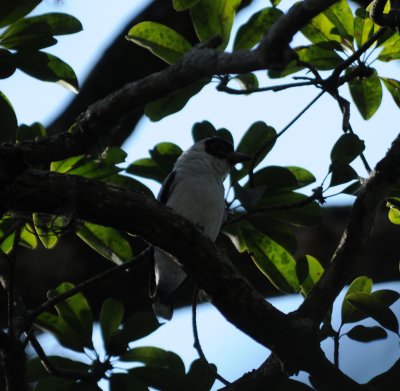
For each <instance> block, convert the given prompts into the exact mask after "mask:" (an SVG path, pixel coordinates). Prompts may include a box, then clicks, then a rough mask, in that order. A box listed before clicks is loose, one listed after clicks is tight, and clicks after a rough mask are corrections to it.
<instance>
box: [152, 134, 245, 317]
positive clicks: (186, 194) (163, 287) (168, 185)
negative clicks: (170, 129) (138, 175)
mask: <svg viewBox="0 0 400 391" xmlns="http://www.w3.org/2000/svg"><path fill="white" fill-rule="evenodd" d="M250 159H251V158H250V156H248V155H245V154H243V153H239V152H237V151H235V150H234V148H233V145H232V143H230V142H229V141H227V140H225V139H223V138H221V137H216V136H215V137H209V138H205V139H202V140H200V141H198V142H196V143H195V144H193V145H192V146H191V147H190V148H189V149H188V150H186V151H185V152H183V153H182V154H181V156H180V157H179V158H178V159H177V161H176V163H175V165H174V167H173V170H172V171H171V172H170V173H169V175H168V176H167V177H166V178H165V180H164V182H163V184H162V186H161V190H160V192H159V194H158V197H157V199H158V201H160V202H162V203H164V204H165V205H167V206H168V207H170V208H171V209H173V210H174V211H175V212H176V213H178V214H180V215H182V216H184V217H186V218H187V219H189V220H190V221H192V222H193V223H194V224H196V225H197V226H198V227H200V228H201V229H202V230H203V231H204V233H205V234H206V235H208V236H209V238H210V239H211V240H212V241H215V239H216V238H217V235H218V233H219V230H220V228H221V225H222V223H223V220H224V217H225V197H224V193H225V190H224V185H223V182H224V180H225V178H226V177H227V175H228V174H229V172H230V169H231V167H232V166H233V165H235V164H237V163H241V162H245V161H247V160H250ZM153 262H154V268H153V270H152V276H151V279H150V298H151V300H152V306H153V310H154V312H155V314H156V315H157V316H158V317H161V318H164V319H167V320H170V319H171V318H172V315H173V305H174V298H175V292H176V291H177V290H178V289H179V288H180V287H181V286H182V284H183V283H184V282H185V280H186V279H187V274H186V273H185V272H184V270H183V269H182V267H181V264H179V261H178V260H177V259H175V258H174V257H172V256H171V255H169V254H167V253H166V252H164V251H163V250H161V249H160V248H154V253H153Z"/></svg>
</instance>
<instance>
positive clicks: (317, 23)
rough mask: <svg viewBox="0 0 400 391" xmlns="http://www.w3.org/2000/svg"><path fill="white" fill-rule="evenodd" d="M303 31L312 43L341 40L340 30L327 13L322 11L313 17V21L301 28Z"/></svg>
mask: <svg viewBox="0 0 400 391" xmlns="http://www.w3.org/2000/svg"><path fill="white" fill-rule="evenodd" d="M301 32H302V34H303V35H304V36H305V37H306V38H308V39H309V40H310V41H311V42H312V43H319V42H329V41H337V42H341V37H340V35H339V34H338V30H337V29H336V28H335V25H334V23H333V22H332V21H331V20H330V19H329V18H328V16H327V15H326V13H320V14H318V15H317V16H315V17H314V18H313V19H311V21H310V22H309V23H308V24H307V25H306V26H305V27H303V28H302V29H301Z"/></svg>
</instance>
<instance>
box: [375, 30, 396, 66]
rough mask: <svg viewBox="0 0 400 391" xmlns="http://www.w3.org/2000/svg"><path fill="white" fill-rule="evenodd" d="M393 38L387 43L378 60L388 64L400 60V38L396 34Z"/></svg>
mask: <svg viewBox="0 0 400 391" xmlns="http://www.w3.org/2000/svg"><path fill="white" fill-rule="evenodd" d="M393 38H394V39H391V40H390V41H387V42H386V43H385V46H384V48H383V49H382V51H381V52H380V53H379V55H378V60H381V61H384V62H388V61H392V60H398V59H399V58H400V37H399V35H398V34H396V35H395V36H394V37H393Z"/></svg>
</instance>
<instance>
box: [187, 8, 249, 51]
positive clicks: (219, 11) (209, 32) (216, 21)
mask: <svg viewBox="0 0 400 391" xmlns="http://www.w3.org/2000/svg"><path fill="white" fill-rule="evenodd" d="M240 1H241V0H220V1H215V0H200V1H198V2H197V3H196V4H195V5H194V6H193V7H191V8H190V16H191V17H192V21H193V26H194V28H195V30H196V34H197V36H198V37H199V39H200V41H201V42H204V41H207V40H208V39H210V38H212V37H215V36H220V37H221V38H222V44H221V45H220V47H219V48H220V49H221V50H223V49H225V48H226V46H227V45H228V42H229V37H230V34H231V29H232V24H233V20H234V18H235V13H236V9H237V7H238V6H239V4H240Z"/></svg>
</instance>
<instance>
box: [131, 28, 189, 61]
mask: <svg viewBox="0 0 400 391" xmlns="http://www.w3.org/2000/svg"><path fill="white" fill-rule="evenodd" d="M126 39H127V40H129V41H132V42H134V43H136V44H138V45H139V46H143V47H144V48H146V49H148V50H150V51H151V52H152V53H153V54H154V55H156V56H157V57H159V58H161V59H162V60H164V61H165V62H167V63H168V64H173V63H174V62H176V61H177V60H179V59H180V58H181V57H182V56H183V54H184V53H186V52H187V51H188V50H189V49H191V47H192V45H191V44H190V43H189V42H188V41H187V40H186V39H185V38H183V37H182V36H181V35H180V34H179V33H177V32H176V31H175V30H172V29H171V28H169V27H167V26H164V25H163V24H160V23H156V22H141V23H138V24H137V25H135V26H133V27H132V28H131V29H130V30H129V31H128V35H127V36H126Z"/></svg>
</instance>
